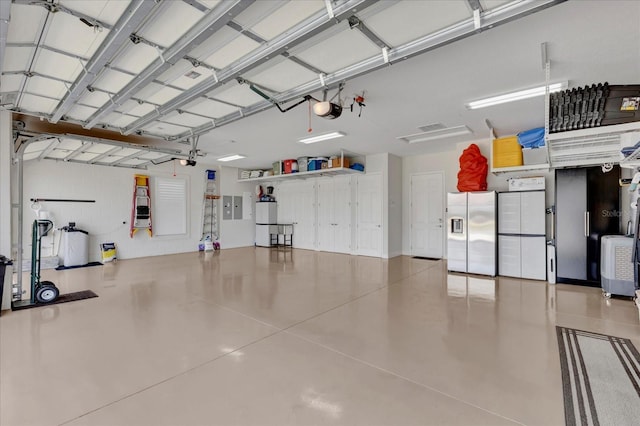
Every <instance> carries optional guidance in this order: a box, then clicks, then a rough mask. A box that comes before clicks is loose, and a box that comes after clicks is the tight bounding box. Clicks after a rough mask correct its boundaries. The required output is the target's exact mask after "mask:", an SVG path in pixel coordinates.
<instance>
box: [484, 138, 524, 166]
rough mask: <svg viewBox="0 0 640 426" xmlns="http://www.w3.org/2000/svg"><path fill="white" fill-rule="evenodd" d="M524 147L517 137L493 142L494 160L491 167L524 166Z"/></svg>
mask: <svg viewBox="0 0 640 426" xmlns="http://www.w3.org/2000/svg"><path fill="white" fill-rule="evenodd" d="M522 164H523V159H522V147H521V146H520V144H519V143H518V137H517V136H508V137H506V138H498V139H494V140H493V159H492V163H491V167H493V168H500V167H515V166H522Z"/></svg>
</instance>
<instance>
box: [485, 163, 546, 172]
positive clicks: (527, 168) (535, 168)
mask: <svg viewBox="0 0 640 426" xmlns="http://www.w3.org/2000/svg"><path fill="white" fill-rule="evenodd" d="M540 170H544V171H548V170H549V165H548V164H531V165H528V166H513V167H497V168H492V169H491V173H493V174H501V173H517V172H533V171H540Z"/></svg>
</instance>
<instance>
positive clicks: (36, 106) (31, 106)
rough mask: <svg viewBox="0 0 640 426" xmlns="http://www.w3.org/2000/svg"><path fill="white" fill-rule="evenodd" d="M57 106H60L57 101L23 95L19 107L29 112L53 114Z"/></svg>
mask: <svg viewBox="0 0 640 426" xmlns="http://www.w3.org/2000/svg"><path fill="white" fill-rule="evenodd" d="M56 105H58V101H56V100H53V99H48V98H43V97H40V96H34V95H30V94H23V95H22V99H21V100H20V105H18V107H20V108H21V109H23V110H25V111H28V112H39V113H42V114H51V113H52V112H53V110H54V108H55V107H56Z"/></svg>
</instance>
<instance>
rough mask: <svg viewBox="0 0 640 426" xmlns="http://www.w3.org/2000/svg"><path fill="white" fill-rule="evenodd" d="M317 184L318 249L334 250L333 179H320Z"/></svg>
mask: <svg viewBox="0 0 640 426" xmlns="http://www.w3.org/2000/svg"><path fill="white" fill-rule="evenodd" d="M317 185H318V186H317V188H318V250H322V251H333V248H334V245H335V226H334V195H333V192H334V189H333V187H334V185H333V179H331V178H321V179H318V182H317Z"/></svg>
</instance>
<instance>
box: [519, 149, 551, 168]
mask: <svg viewBox="0 0 640 426" xmlns="http://www.w3.org/2000/svg"><path fill="white" fill-rule="evenodd" d="M522 157H523V159H524V165H525V166H531V165H534V164H548V161H547V147H546V145H545V146H541V147H540V148H522Z"/></svg>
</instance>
